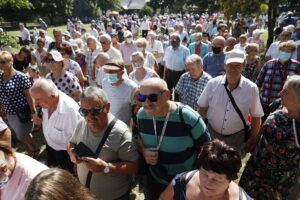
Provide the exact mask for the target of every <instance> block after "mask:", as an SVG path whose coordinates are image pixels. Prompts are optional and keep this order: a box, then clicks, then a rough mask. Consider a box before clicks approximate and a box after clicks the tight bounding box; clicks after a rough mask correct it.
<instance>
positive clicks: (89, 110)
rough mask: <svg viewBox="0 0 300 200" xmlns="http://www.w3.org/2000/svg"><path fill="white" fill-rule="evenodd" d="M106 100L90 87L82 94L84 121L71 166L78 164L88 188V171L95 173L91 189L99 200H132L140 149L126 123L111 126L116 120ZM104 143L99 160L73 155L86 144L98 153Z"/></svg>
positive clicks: (70, 147) (73, 140) (72, 144)
mask: <svg viewBox="0 0 300 200" xmlns="http://www.w3.org/2000/svg"><path fill="white" fill-rule="evenodd" d="M105 96H106V95H105V94H104V91H103V90H102V89H100V88H98V87H87V88H86V89H85V90H84V91H83V92H82V94H81V96H80V109H79V113H80V114H81V115H82V116H83V117H84V120H81V121H80V122H79V123H78V125H77V127H76V129H75V134H74V135H73V137H72V138H71V141H70V143H69V145H68V152H69V155H70V157H71V160H72V162H74V163H77V173H78V178H79V181H80V182H81V183H82V184H83V185H86V186H87V180H88V178H87V174H88V171H91V172H92V177H91V179H90V182H89V186H88V188H89V190H90V191H91V192H92V193H93V194H94V195H95V196H96V199H104V200H110V199H115V200H129V199H130V197H129V192H130V184H129V183H130V180H131V179H130V177H131V176H132V175H133V174H134V173H135V172H136V171H137V168H138V153H137V147H136V143H135V140H133V138H132V133H131V132H130V131H129V129H128V127H127V126H126V124H125V123H123V122H122V121H120V120H116V122H115V124H114V125H111V123H112V122H113V121H115V120H114V119H116V118H115V116H113V115H112V114H111V113H110V103H109V102H108V100H107V99H106V97H105ZM110 128H111V129H110ZM106 130H110V131H109V132H106ZM105 135H107V137H105ZM102 140H104V141H103V142H104V143H103V144H104V145H103V146H102V148H100V151H99V154H98V155H96V157H97V156H98V157H97V158H92V157H90V156H86V157H79V156H78V155H75V153H74V151H73V148H74V147H75V145H78V144H79V143H83V144H85V145H86V146H87V147H88V148H89V149H90V150H91V151H92V152H96V150H97V149H98V148H99V146H100V145H99V144H100V143H102Z"/></svg>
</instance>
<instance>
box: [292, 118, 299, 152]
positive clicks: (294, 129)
mask: <svg viewBox="0 0 300 200" xmlns="http://www.w3.org/2000/svg"><path fill="white" fill-rule="evenodd" d="M293 132H294V135H295V143H296V146H297V147H298V148H300V145H299V142H298V134H297V130H296V122H295V119H293Z"/></svg>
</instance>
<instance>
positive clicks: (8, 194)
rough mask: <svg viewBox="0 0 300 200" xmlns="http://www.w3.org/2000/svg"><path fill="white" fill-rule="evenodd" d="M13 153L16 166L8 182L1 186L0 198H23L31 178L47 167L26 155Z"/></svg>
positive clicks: (20, 199) (18, 199) (14, 199)
mask: <svg viewBox="0 0 300 200" xmlns="http://www.w3.org/2000/svg"><path fill="white" fill-rule="evenodd" d="M15 155H16V161H17V163H16V167H15V170H14V172H13V174H12V176H11V177H10V179H9V181H8V183H7V184H6V185H4V186H3V187H2V188H1V200H23V199H24V196H25V193H26V191H27V188H28V186H29V184H30V182H31V180H32V179H33V178H34V177H35V176H36V175H37V174H39V173H40V172H41V171H44V170H46V169H48V167H47V166H46V165H44V164H43V163H40V162H38V161H36V160H34V159H33V158H31V157H29V156H27V155H24V154H21V153H17V152H16V153H15Z"/></svg>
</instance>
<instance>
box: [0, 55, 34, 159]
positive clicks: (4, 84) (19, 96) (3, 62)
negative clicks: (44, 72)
mask: <svg viewBox="0 0 300 200" xmlns="http://www.w3.org/2000/svg"><path fill="white" fill-rule="evenodd" d="M0 70H2V71H3V73H1V74H0V114H1V115H6V118H7V120H8V124H9V126H10V127H11V128H12V129H13V131H14V132H15V133H16V136H17V139H18V140H20V141H21V142H23V143H24V144H25V145H26V150H27V152H28V155H30V156H33V157H34V156H37V155H38V153H39V148H38V147H37V146H36V145H35V142H34V141H33V139H32V137H31V135H30V132H31V131H32V128H33V123H32V121H31V120H30V110H31V114H34V113H35V108H34V105H33V102H32V98H31V96H30V94H29V88H30V87H31V83H30V80H29V79H28V77H27V76H26V75H25V74H23V73H21V72H19V71H17V70H15V69H14V68H13V57H12V55H11V54H10V53H9V52H7V51H0ZM28 107H29V108H30V110H28V109H29V108H28ZM25 108H28V109H26V113H27V114H28V115H27V116H29V118H28V120H25V121H21V119H20V118H19V116H18V113H20V112H21V114H22V113H23V114H24V113H25ZM21 110H23V111H21Z"/></svg>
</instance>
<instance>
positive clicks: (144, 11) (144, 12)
mask: <svg viewBox="0 0 300 200" xmlns="http://www.w3.org/2000/svg"><path fill="white" fill-rule="evenodd" d="M140 13H141V14H142V16H144V15H149V16H151V15H152V14H153V13H154V10H153V8H151V7H150V6H148V5H145V6H144V7H143V9H142V10H141V11H140Z"/></svg>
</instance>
